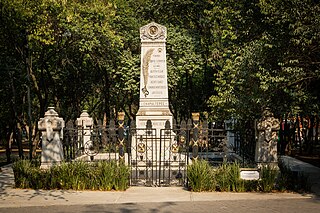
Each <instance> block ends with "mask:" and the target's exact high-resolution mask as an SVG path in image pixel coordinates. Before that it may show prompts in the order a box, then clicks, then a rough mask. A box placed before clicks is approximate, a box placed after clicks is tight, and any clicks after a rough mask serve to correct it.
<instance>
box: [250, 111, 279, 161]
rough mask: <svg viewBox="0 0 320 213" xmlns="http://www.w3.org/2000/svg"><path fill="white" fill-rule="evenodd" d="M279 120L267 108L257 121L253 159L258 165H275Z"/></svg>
mask: <svg viewBox="0 0 320 213" xmlns="http://www.w3.org/2000/svg"><path fill="white" fill-rule="evenodd" d="M279 129H280V122H279V121H278V119H276V118H274V117H273V114H272V113H271V112H270V111H269V110H265V111H264V112H263V117H262V118H261V119H260V120H259V121H258V123H257V131H258V141H257V144H256V154H255V161H256V163H257V164H258V166H263V165H266V164H269V165H273V166H275V167H277V162H278V159H277V141H278V131H279Z"/></svg>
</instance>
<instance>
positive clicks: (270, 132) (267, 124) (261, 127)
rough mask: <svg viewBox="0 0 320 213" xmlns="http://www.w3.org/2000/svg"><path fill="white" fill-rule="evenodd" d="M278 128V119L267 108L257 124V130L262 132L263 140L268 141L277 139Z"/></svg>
mask: <svg viewBox="0 0 320 213" xmlns="http://www.w3.org/2000/svg"><path fill="white" fill-rule="evenodd" d="M279 128H280V123H279V120H278V119H276V118H274V117H273V114H272V113H271V112H270V111H269V110H268V109H267V110H265V111H264V112H263V118H262V119H261V120H260V121H259V122H258V124H257V130H258V131H259V132H262V135H263V138H264V141H265V142H267V143H269V142H270V141H271V140H277V131H278V130H279Z"/></svg>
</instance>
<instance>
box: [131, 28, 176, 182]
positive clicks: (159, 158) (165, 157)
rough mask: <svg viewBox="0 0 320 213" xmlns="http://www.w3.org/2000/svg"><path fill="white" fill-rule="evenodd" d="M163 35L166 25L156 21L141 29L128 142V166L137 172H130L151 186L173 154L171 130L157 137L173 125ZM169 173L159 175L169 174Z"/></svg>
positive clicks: (165, 35)
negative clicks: (135, 98)
mask: <svg viewBox="0 0 320 213" xmlns="http://www.w3.org/2000/svg"><path fill="white" fill-rule="evenodd" d="M166 37H167V29H166V27H164V26H162V25H159V24H157V23H154V22H151V23H149V24H147V25H145V26H143V27H141V28H140V39H141V71H140V101H139V110H138V112H137V114H136V129H137V131H136V134H135V136H134V137H133V139H132V144H131V159H132V161H131V165H132V166H133V167H134V168H133V169H132V171H136V172H133V174H132V177H133V179H140V180H145V181H146V183H147V184H150V185H154V184H155V183H156V182H157V181H156V179H159V178H160V177H159V174H160V171H161V165H164V164H168V162H169V161H170V159H169V158H170V156H171V154H172V153H173V152H172V149H170V147H171V143H173V137H174V133H173V132H171V131H170V134H168V136H166V138H161V139H160V137H161V135H160V134H161V130H162V129H165V127H167V128H168V129H170V126H172V124H173V116H172V113H171V112H170V109H169V97H168V80H167V63H166ZM175 164H177V165H178V162H175ZM175 170H177V168H176V169H175ZM169 172H171V171H166V172H165V173H164V174H163V175H162V177H163V178H165V177H166V176H169V175H171V174H169ZM155 177H157V178H155ZM160 182H161V180H160Z"/></svg>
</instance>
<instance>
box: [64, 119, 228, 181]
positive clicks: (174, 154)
mask: <svg viewBox="0 0 320 213" xmlns="http://www.w3.org/2000/svg"><path fill="white" fill-rule="evenodd" d="M132 124H135V122H132ZM63 145H64V155H65V159H66V160H69V161H71V160H85V161H96V160H106V161H111V160H116V161H119V160H123V161H125V162H126V163H127V164H128V165H129V167H130V171H131V177H130V185H144V186H172V185H175V186H185V185H187V166H188V164H190V163H192V160H193V159H199V158H202V159H206V160H208V161H209V162H211V164H212V165H215V164H219V163H221V162H222V159H223V158H224V157H225V154H223V153H224V152H225V151H226V146H227V138H226V132H225V130H224V129H216V128H208V124H207V122H202V123H201V124H200V122H195V121H193V122H192V121H191V120H190V119H189V120H188V122H186V121H182V122H181V124H180V125H176V124H175V122H174V124H173V126H172V127H171V126H170V123H169V122H166V125H165V127H164V128H163V129H160V130H159V129H158V130H157V129H155V128H153V127H152V123H151V121H150V120H149V121H147V125H146V128H136V127H135V126H134V125H132V126H130V128H126V127H125V126H124V125H123V121H122V122H119V123H118V124H117V125H116V124H115V122H113V121H111V122H110V124H109V126H102V125H97V126H95V127H86V128H75V127H74V126H73V125H72V123H69V124H67V126H66V128H65V129H64V139H63ZM221 153H222V154H221Z"/></svg>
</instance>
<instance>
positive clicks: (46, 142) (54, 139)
mask: <svg viewBox="0 0 320 213" xmlns="http://www.w3.org/2000/svg"><path fill="white" fill-rule="evenodd" d="M64 126H65V123H64V120H63V118H59V117H58V113H57V112H56V111H55V110H54V107H49V108H48V111H47V112H46V113H45V114H44V118H40V120H39V122H38V128H39V131H41V133H42V152H41V167H40V168H42V169H47V168H50V167H51V166H52V165H54V164H60V163H61V161H63V160H64V157H63V145H62V139H63V128H64Z"/></svg>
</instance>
